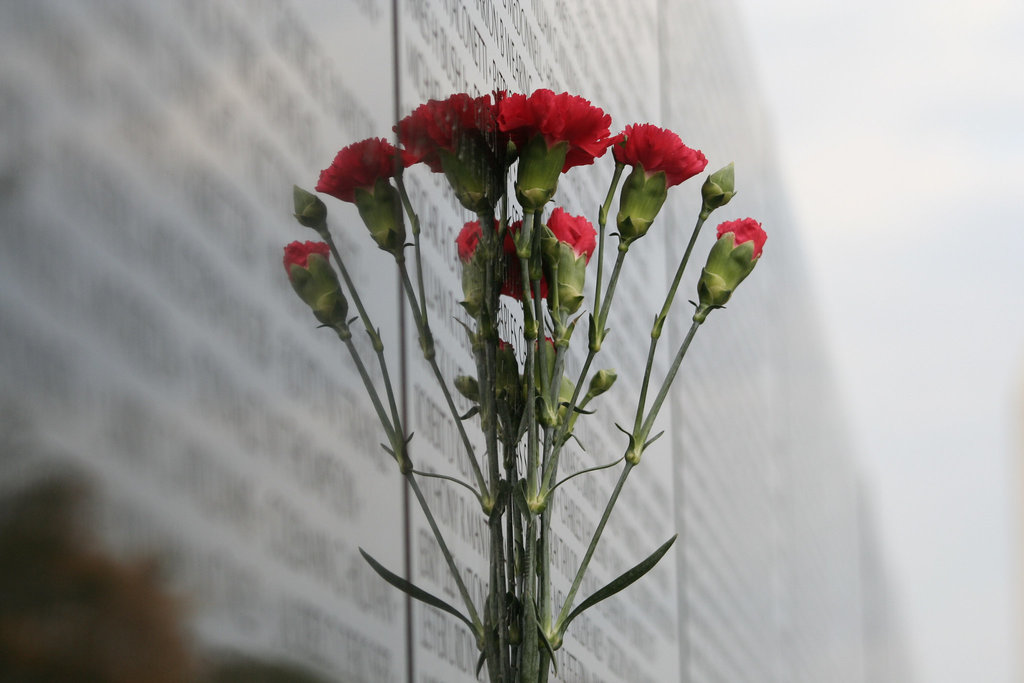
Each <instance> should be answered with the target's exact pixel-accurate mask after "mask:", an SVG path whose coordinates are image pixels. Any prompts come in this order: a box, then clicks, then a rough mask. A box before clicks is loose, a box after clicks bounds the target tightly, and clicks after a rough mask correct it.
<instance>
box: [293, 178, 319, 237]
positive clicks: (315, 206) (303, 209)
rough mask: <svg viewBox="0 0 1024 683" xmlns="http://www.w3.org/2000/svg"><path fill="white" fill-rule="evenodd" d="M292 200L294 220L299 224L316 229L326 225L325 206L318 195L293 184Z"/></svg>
mask: <svg viewBox="0 0 1024 683" xmlns="http://www.w3.org/2000/svg"><path fill="white" fill-rule="evenodd" d="M292 200H293V202H294V204H295V214H294V215H295V220H297V221H298V222H299V223H300V224H302V225H304V226H306V227H307V228H313V229H314V230H317V231H319V230H322V229H324V228H326V227H327V206H326V205H324V203H323V201H321V199H320V198H319V197H317V196H316V195H315V194H313V193H312V192H307V191H305V190H303V189H302V188H301V187H299V186H298V185H294V186H293V189H292Z"/></svg>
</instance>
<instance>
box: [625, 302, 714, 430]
mask: <svg viewBox="0 0 1024 683" xmlns="http://www.w3.org/2000/svg"><path fill="white" fill-rule="evenodd" d="M700 325H701V323H699V322H697V321H696V320H695V321H693V324H691V325H690V331H689V332H687V333H686V338H685V339H684V340H683V343H682V344H680V345H679V350H678V351H677V352H676V357H675V360H673V361H672V366H671V367H670V368H669V370H668V374H667V375H665V381H664V382H662V385H661V390H660V391H658V395H657V396H656V397H655V399H654V404H653V405H651V410H650V412H649V413H648V414H647V417H646V418H645V419H644V423H643V426H642V427H641V431H640V434H641V435H642V437H641V438H642V439H646V438H647V435H648V434H650V433H651V427H653V426H654V419H655V418H656V417H658V411H660V410H661V405H662V404H663V403H664V402H665V397H666V396H668V390H669V388H670V387H671V386H672V381H673V380H674V379H675V378H676V373H677V372H678V371H679V366H680V365H681V364H682V362H683V357H684V356H686V351H687V349H689V348H690V342H691V341H693V336H694V335H695V334H697V328H698V327H700Z"/></svg>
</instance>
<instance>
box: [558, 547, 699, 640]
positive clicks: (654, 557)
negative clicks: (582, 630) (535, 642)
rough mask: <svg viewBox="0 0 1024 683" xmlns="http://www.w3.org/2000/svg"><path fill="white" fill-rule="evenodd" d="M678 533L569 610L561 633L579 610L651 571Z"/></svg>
mask: <svg viewBox="0 0 1024 683" xmlns="http://www.w3.org/2000/svg"><path fill="white" fill-rule="evenodd" d="M678 535H679V534H675V535H673V536H672V538H670V539H668V540H667V541H665V543H663V544H662V545H661V547H660V548H658V549H657V550H655V551H654V552H653V553H651V554H650V555H649V556H648V557H647V559H645V560H644V561H643V562H641V563H640V564H638V565H636V566H635V567H633V568H632V569H630V570H628V571H626V572H625V573H624V574H621V575H620V576H618V577H617V578H615V579H613V580H612V581H611V583H609V584H608V585H607V586H605V587H604V588H602V589H600V590H598V591H597V592H596V593H594V594H593V595H591V596H590V597H588V598H587V599H586V600H584V601H583V602H581V603H580V604H579V607H577V608H576V609H574V610H573V611H572V612H570V613H569V616H568V617H566V618H565V622H564V623H563V624H561V625H560V627H559V630H560V631H561V632H562V633H565V629H566V628H567V627H568V626H569V622H571V621H572V620H573V619H575V618H576V617H577V616H579V614H580V613H581V612H583V611H584V610H586V609H589V608H591V607H593V606H594V605H596V604H597V603H599V602H601V601H602V600H604V599H606V598H610V597H611V596H613V595H615V594H616V593H618V592H619V591H621V590H622V589H623V588H626V587H627V586H629V585H630V584H632V583H633V582H634V581H636V580H637V579H639V578H640V577H641V576H643V575H644V574H646V573H647V572H649V571H651V569H653V568H654V565H656V564H658V561H659V560H660V559H661V558H662V557H663V556H664V555H665V553H667V552H668V549H669V548H671V547H672V544H673V543H675V541H676V537H677V536H678Z"/></svg>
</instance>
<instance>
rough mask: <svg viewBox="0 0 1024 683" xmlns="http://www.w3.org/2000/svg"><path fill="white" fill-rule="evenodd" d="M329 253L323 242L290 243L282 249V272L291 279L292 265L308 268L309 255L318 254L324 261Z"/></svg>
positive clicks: (329, 249)
mask: <svg viewBox="0 0 1024 683" xmlns="http://www.w3.org/2000/svg"><path fill="white" fill-rule="evenodd" d="M330 251H331V248H330V247H328V246H327V244H326V243H324V242H292V243H291V244H289V245H288V246H286V247H285V248H284V270H285V272H286V273H288V277H289V278H291V276H292V266H293V265H296V266H299V267H301V268H308V267H309V256H310V254H320V255H321V256H323V257H324V258H325V259H326V258H329V257H328V254H330Z"/></svg>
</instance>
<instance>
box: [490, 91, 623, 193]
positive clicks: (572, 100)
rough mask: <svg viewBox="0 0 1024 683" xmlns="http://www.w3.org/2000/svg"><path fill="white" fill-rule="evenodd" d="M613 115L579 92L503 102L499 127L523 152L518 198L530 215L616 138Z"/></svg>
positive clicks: (537, 93)
mask: <svg viewBox="0 0 1024 683" xmlns="http://www.w3.org/2000/svg"><path fill="white" fill-rule="evenodd" d="M611 122H612V118H611V117H610V116H608V115H607V114H605V113H604V112H603V111H601V110H600V109H598V108H597V107H594V106H592V105H591V104H590V102H589V101H587V100H585V99H583V98H582V97H579V96H577V95H570V94H568V93H561V94H559V95H556V94H555V93H553V92H551V91H550V90H537V91H535V92H534V93H533V94H532V95H530V96H529V97H527V96H526V95H518V94H517V95H509V96H508V97H506V98H505V99H504V100H502V101H501V102H500V103H499V104H498V128H499V130H502V131H504V132H505V133H508V135H509V137H510V139H511V141H512V142H513V143H515V146H516V149H517V150H518V152H519V174H518V177H517V178H516V199H517V200H518V201H519V203H520V205H522V207H523V210H524V211H525V212H526V213H534V212H536V211H539V210H541V209H542V208H543V207H544V205H545V204H546V203H547V202H549V201H551V198H552V197H554V195H555V190H556V189H557V188H558V177H559V175H560V174H562V173H565V172H566V171H568V170H569V169H570V168H572V167H573V166H581V165H585V164H592V163H593V162H594V159H596V158H597V157H599V156H601V155H602V154H604V153H605V152H606V151H607V149H608V145H610V144H612V142H613V141H614V140H613V138H611V137H609V131H608V126H610V125H611Z"/></svg>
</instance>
